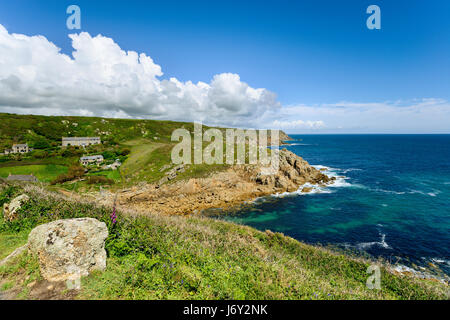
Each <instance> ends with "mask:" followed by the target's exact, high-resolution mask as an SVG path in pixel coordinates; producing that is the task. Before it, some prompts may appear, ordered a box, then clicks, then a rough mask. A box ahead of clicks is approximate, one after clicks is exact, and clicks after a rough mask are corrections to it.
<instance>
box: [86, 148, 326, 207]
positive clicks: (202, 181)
mask: <svg viewBox="0 0 450 320" xmlns="http://www.w3.org/2000/svg"><path fill="white" fill-rule="evenodd" d="M177 170H179V168H177ZM263 170H264V168H263V167H262V166H261V165H235V166H233V167H230V168H228V169H227V170H225V171H222V172H217V173H214V174H212V175H210V176H209V177H206V178H198V179H197V178H192V179H188V180H182V181H175V182H172V183H170V180H171V179H164V180H163V181H160V182H159V183H157V184H143V185H140V186H134V187H132V188H129V189H124V190H119V191H118V192H117V193H115V194H114V193H110V192H103V193H102V194H101V195H100V196H99V195H98V194H96V195H94V196H95V197H96V198H97V199H98V200H99V201H100V202H101V203H104V204H111V203H112V202H114V201H116V205H117V206H118V207H119V208H120V207H126V208H128V209H130V208H132V209H134V210H137V211H140V212H154V213H164V214H171V215H173V214H175V215H185V214H195V213H200V212H201V211H202V210H205V209H210V208H222V209H227V208H232V207H235V206H238V205H240V204H242V203H245V202H247V201H252V200H254V199H256V198H258V197H262V196H268V195H272V194H277V193H283V192H293V191H296V190H299V188H301V187H302V186H303V185H304V184H306V183H310V184H314V185H321V186H324V185H328V184H331V183H333V182H334V180H335V178H334V177H328V176H327V175H325V174H324V173H322V172H321V171H320V170H317V169H315V168H314V167H312V166H311V165H310V164H309V163H308V162H306V161H305V160H304V159H302V158H301V157H299V156H297V155H296V154H294V153H292V152H290V151H288V150H286V149H282V150H280V153H279V170H278V171H277V172H276V173H275V174H264V173H263ZM172 171H173V170H172ZM172 171H169V172H172ZM175 171H176V170H175ZM301 191H302V192H310V191H311V188H308V187H303V188H302V189H301Z"/></svg>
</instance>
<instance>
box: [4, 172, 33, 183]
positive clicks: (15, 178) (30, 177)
mask: <svg viewBox="0 0 450 320" xmlns="http://www.w3.org/2000/svg"><path fill="white" fill-rule="evenodd" d="M6 180H8V181H26V182H38V181H39V180H38V179H37V178H36V177H35V176H34V175H32V174H31V175H21V174H20V175H12V174H10V175H9V176H8V178H6Z"/></svg>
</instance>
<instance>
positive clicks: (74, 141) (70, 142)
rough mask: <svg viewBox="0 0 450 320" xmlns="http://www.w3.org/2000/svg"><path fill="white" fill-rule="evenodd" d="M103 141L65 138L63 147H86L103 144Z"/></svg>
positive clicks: (85, 138)
mask: <svg viewBox="0 0 450 320" xmlns="http://www.w3.org/2000/svg"><path fill="white" fill-rule="evenodd" d="M101 143H102V141H101V139H100V137H63V138H62V146H63V147H70V146H79V147H86V146H90V145H93V144H101Z"/></svg>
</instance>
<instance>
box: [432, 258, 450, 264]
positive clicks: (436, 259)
mask: <svg viewBox="0 0 450 320" xmlns="http://www.w3.org/2000/svg"><path fill="white" fill-rule="evenodd" d="M431 261H433V263H436V264H446V265H448V266H450V260H446V259H442V258H431Z"/></svg>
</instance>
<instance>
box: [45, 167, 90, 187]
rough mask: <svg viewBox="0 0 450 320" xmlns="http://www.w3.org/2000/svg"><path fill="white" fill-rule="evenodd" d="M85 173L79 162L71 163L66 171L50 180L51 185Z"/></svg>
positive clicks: (73, 178) (79, 176)
mask: <svg viewBox="0 0 450 320" xmlns="http://www.w3.org/2000/svg"><path fill="white" fill-rule="evenodd" d="M84 174H85V169H84V168H83V167H82V166H80V165H79V164H73V165H71V166H70V167H69V170H68V172H67V173H63V174H60V175H59V176H58V177H56V179H55V180H53V181H52V182H51V184H52V185H55V184H58V183H60V184H61V183H64V182H68V181H72V180H75V179H77V178H81V177H83V176H84Z"/></svg>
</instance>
